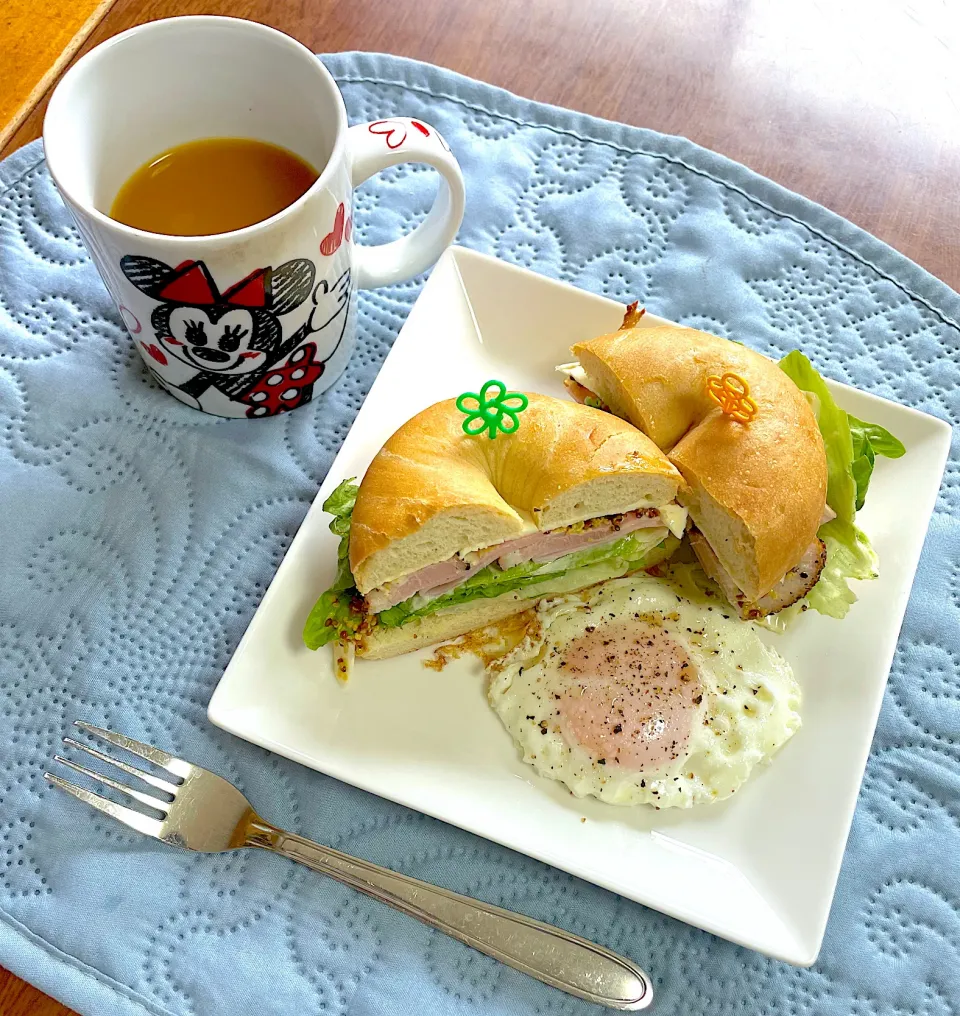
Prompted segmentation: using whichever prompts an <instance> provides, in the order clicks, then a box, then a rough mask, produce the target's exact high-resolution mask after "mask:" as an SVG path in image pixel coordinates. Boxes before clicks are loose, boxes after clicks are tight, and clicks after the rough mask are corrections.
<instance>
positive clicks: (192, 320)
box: [120, 256, 315, 376]
mask: <svg viewBox="0 0 960 1016" xmlns="http://www.w3.org/2000/svg"><path fill="white" fill-rule="evenodd" d="M120 267H121V269H122V270H123V274H124V275H125V276H126V277H127V278H128V279H129V280H130V282H132V283H133V285H134V286H136V287H137V289H139V290H140V291H141V292H142V293H145V294H146V295H147V296H150V297H152V298H153V299H155V300H157V301H158V305H157V306H156V307H155V308H154V310H153V313H152V314H151V317H150V323H151V324H152V325H153V330H154V334H155V337H156V340H157V342H159V344H160V348H161V349H162V350H163V352H164V353H165V354H169V355H170V356H173V357H175V358H176V359H178V360H181V361H182V362H183V363H185V364H187V365H188V366H190V367H193V368H195V369H196V370H198V371H204V372H205V373H210V374H214V375H230V376H235V375H239V374H253V373H255V372H256V371H257V370H261V371H262V370H263V369H264V368H265V367H266V366H267V365H268V364H269V363H270V361H271V359H272V354H273V353H274V352H275V351H276V350H277V349H278V348H279V346H280V343H281V342H282V338H283V329H282V327H281V323H280V318H281V317H282V316H283V315H285V314H289V313H290V312H291V311H293V310H296V308H297V307H299V306H300V305H301V304H302V303H303V302H304V301H305V300H306V299H308V297H309V296H310V292H311V290H312V288H313V280H314V275H315V269H314V266H313V264H312V262H310V261H308V260H307V259H306V258H298V259H296V260H294V261H288V262H286V263H285V264H282V265H280V267H279V268H259V269H257V270H256V271H254V272H251V273H250V274H249V275H248V276H246V278H244V279H241V280H240V282H238V283H236V284H235V285H233V286H231V287H230V288H229V289H227V290H226V291H225V292H223V293H221V292H220V291H219V289H218V288H217V284H216V283H215V282H214V280H213V277H212V275H211V274H210V272H209V270H208V269H207V266H206V265H205V264H204V263H203V262H202V261H186V262H184V263H183V264H181V265H178V266H177V267H176V268H171V267H170V266H169V265H166V264H164V263H163V262H162V261H157V260H155V259H153V258H146V257H133V256H127V257H125V258H123V259H122V260H121V262H120Z"/></svg>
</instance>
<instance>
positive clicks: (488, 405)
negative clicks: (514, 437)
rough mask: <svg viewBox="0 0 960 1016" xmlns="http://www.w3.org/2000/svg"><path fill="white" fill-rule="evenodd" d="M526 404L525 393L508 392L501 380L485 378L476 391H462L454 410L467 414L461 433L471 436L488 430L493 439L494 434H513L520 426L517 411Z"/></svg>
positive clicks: (524, 407) (488, 435) (522, 408)
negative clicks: (487, 379)
mask: <svg viewBox="0 0 960 1016" xmlns="http://www.w3.org/2000/svg"><path fill="white" fill-rule="evenodd" d="M528 405H529V400H528V399H527V397H526V395H523V394H521V393H520V392H508V391H507V386H506V385H505V384H504V383H503V382H502V381H488V382H487V383H486V384H485V385H484V386H483V387H482V388H481V389H480V394H479V395H478V394H477V393H476V392H464V393H463V395H461V396H459V398H458V399H457V409H459V410H460V412H461V413H464V414H465V415H466V417H467V418H466V419H465V420H464V421H463V432H464V434H469V435H470V436H471V437H473V436H475V435H477V434H482V433H483V432H484V431H486V432H487V437H488V438H490V440H491V441H492V440H493V439H494V438H495V437H496V436H497V434H498V433H499V434H512V433H514V431H516V430H517V428H518V427H519V426H520V413H522V412H523V411H524V410H525V409H526V408H527V406H528Z"/></svg>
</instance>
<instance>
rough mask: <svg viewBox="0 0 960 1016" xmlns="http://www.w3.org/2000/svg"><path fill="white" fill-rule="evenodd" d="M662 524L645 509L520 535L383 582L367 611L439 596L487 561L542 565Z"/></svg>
mask: <svg viewBox="0 0 960 1016" xmlns="http://www.w3.org/2000/svg"><path fill="white" fill-rule="evenodd" d="M663 525H665V523H664V522H663V520H662V519H661V518H660V512H659V511H657V509H656V508H646V509H638V510H637V511H632V512H627V513H626V514H625V515H613V516H611V517H609V518H601V519H591V520H589V521H588V522H586V523H585V524H584V526H583V528H582V529H574V528H573V527H570V526H568V527H567V528H566V529H554V530H551V531H550V532H547V533H531V534H530V535H528V536H520V537H518V538H517V539H515V540H508V541H507V542H506V543H501V544H499V545H498V546H496V547H488V548H487V549H486V550H482V551H478V552H477V553H475V554H469V555H467V557H466V558H461V557H452V558H450V559H449V560H448V561H441V562H440V563H439V564H431V565H427V567H426V568H421V569H420V571H417V572H413V574H411V575H407V576H406V577H405V578H402V579H398V580H397V581H395V582H389V583H387V584H386V585H385V586H381V587H380V588H379V589H372V590H371V591H370V592H369V593H367V596H366V601H367V610H368V611H370V612H371V613H374V614H379V613H380V611H381V610H387V608H389V607H394V606H396V605H397V604H398V603H403V601H404V600H409V599H410V597H411V596H416V595H417V594H418V593H419V594H420V595H421V596H426V597H430V598H431V599H433V598H435V597H437V596H442V595H443V594H444V593H448V592H449V591H450V590H451V589H455V588H456V587H457V586H458V585H460V583H461V582H463V581H465V580H466V579H468V578H469V577H470V576H471V575H475V574H476V573H477V572H478V571H480V570H481V569H482V568H486V567H487V565H488V564H491V563H492V562H493V561H497V562H498V564H499V565H500V567H501V568H503V569H504V570H506V569H507V568H513V567H514V566H516V565H518V564H522V563H523V562H525V561H536V562H537V563H538V564H546V563H547V562H548V561H555V560H556V559H557V558H558V557H565V556H566V555H567V554H573V553H576V552H577V551H578V550H583V549H584V548H585V547H592V546H597V545H599V544H602V543H608V542H610V541H611V540H619V539H620V538H621V537H624V536H627V535H628V534H629V533H633V532H635V531H636V530H638V529H646V528H650V527H652V526H663Z"/></svg>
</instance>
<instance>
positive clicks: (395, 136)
mask: <svg viewBox="0 0 960 1016" xmlns="http://www.w3.org/2000/svg"><path fill="white" fill-rule="evenodd" d="M367 129H368V130H369V131H370V133H371V134H385V135H386V136H387V148H399V147H400V146H401V145H402V144H403V143H404V141H406V140H407V125H406V124H404V123H401V122H400V121H399V120H377V121H376V123H372V124H370V126H369V127H368V128H367Z"/></svg>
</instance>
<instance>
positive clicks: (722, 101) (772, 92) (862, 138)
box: [0, 0, 960, 1016]
mask: <svg viewBox="0 0 960 1016" xmlns="http://www.w3.org/2000/svg"><path fill="white" fill-rule="evenodd" d="M175 14H230V15H234V16H237V17H247V18H252V19H254V20H256V21H262V22H264V23H266V24H269V25H273V26H274V27H276V28H279V29H282V30H283V31H285V32H289V33H290V34H291V35H293V36H295V37H296V38H298V39H299V40H300V41H301V42H303V43H305V44H306V45H307V46H309V47H310V48H311V49H314V50H317V51H335V50H346V49H361V50H378V51H384V52H390V53H398V54H401V55H403V56H410V57H416V58H418V59H420V60H427V61H430V62H432V63H437V64H442V65H444V66H446V67H451V68H453V69H454V70H457V71H460V72H461V73H463V74H468V75H472V76H473V77H477V78H482V79H484V80H486V81H490V82H493V83H494V84H497V85H500V86H502V87H504V88H508V89H510V90H512V91H514V92H517V93H519V94H521V95H525V96H528V97H530V98H534V99H539V100H541V101H544V102H552V103H556V104H558V105H563V106H569V107H572V108H575V109H579V110H583V111H585V112H587V113H592V114H595V115H597V116H602V117H608V118H610V119H613V120H621V121H625V122H626V123H631V124H637V125H640V126H644V127H652V128H654V129H656V130H659V131H663V132H666V133H671V134H682V135H684V136H686V137H688V138H690V139H692V140H693V141H696V142H698V143H699V144H701V145H705V146H706V147H708V148H712V149H714V150H715V151H718V152H722V153H723V154H724V155H728V156H731V157H732V158H734V159H737V160H739V161H741V162H743V163H746V165H748V166H750V167H751V168H753V169H755V170H757V171H758V172H760V173H763V174H764V175H766V176H769V177H772V178H773V179H774V180H776V181H777V182H779V183H781V184H784V185H785V186H787V187H790V188H792V189H793V190H796V191H799V192H800V193H802V194H804V195H806V196H807V197H810V198H813V199H814V200H815V201H819V202H821V203H822V204H824V205H826V206H827V207H828V208H831V209H833V210H834V211H836V212H838V213H839V214H841V215H843V216H845V217H846V218H848V219H851V220H852V221H853V222H855V223H857V224H858V225H860V226H863V227H864V228H865V229H867V230H869V231H870V232H871V233H874V234H875V235H876V236H878V237H880V238H881V239H882V240H885V241H886V242H887V243H889V244H891V245H892V246H894V247H896V248H897V249H898V250H900V251H902V252H903V253H904V254H906V255H907V256H908V257H910V258H913V260H914V261H917V262H918V263H919V264H921V265H922V266H923V267H924V268H926V269H927V270H928V271H930V272H932V273H933V274H934V275H937V276H938V277H939V278H941V279H943V281H945V282H947V283H948V284H949V285H951V286H953V287H954V288H955V289H957V288H960V242H958V241H960V193H958V191H960V17H958V15H957V13H956V7H955V5H954V4H953V2H952V0H888V2H883V3H880V2H876V0H833V2H832V3H830V4H821V3H817V2H815V0H794V2H788V0H482V2H470V0H215V2H209V0H208V2H202V0H117V2H116V5H115V6H114V8H113V9H112V10H111V11H110V13H109V14H108V15H107V17H106V18H105V20H104V21H103V22H102V24H101V25H100V26H99V28H98V29H97V30H96V31H95V32H94V33H93V35H92V37H91V39H90V41H89V43H88V44H87V46H86V47H85V48H89V46H91V45H95V44H96V43H98V42H101V41H102V40H103V39H105V38H107V37H109V36H111V35H114V34H116V33H117V32H120V31H123V30H124V29H125V28H129V27H130V26H132V25H135V24H139V23H141V22H143V21H151V20H153V19H155V18H162V17H168V16H171V15H175ZM0 35H2V20H0ZM43 108H44V107H43V104H41V105H40V106H39V107H38V108H37V111H36V112H35V113H34V114H32V115H31V116H29V117H28V118H27V119H26V120H25V121H24V123H23V125H22V126H21V128H20V130H19V131H18V132H17V133H16V134H15V135H14V137H13V139H12V140H11V142H10V143H8V145H7V147H6V148H5V149H3V151H2V152H0V154H2V155H7V154H9V153H10V152H11V151H13V150H14V149H16V148H18V147H20V145H23V144H25V143H26V142H28V141H31V140H33V139H34V138H35V137H38V136H39V134H40V131H41V126H42V118H43ZM28 1013H29V1014H30V1016H65V1014H67V1013H68V1010H67V1009H65V1008H64V1007H63V1006H61V1005H59V1004H58V1003H56V1002H54V1001H53V1000H51V999H49V998H46V997H45V996H43V995H40V994H39V993H38V992H36V991H35V990H34V989H32V988H31V987H29V986H28V985H25V984H24V983H23V982H22V981H19V980H17V979H16V978H15V977H13V976H12V975H9V974H7V973H6V972H5V971H2V970H0V1014H2V1016H26V1014H28Z"/></svg>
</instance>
